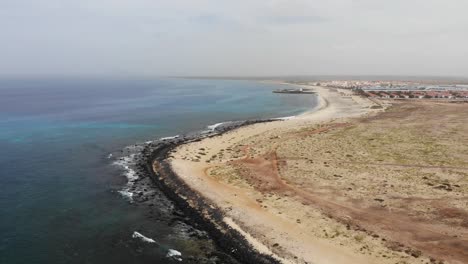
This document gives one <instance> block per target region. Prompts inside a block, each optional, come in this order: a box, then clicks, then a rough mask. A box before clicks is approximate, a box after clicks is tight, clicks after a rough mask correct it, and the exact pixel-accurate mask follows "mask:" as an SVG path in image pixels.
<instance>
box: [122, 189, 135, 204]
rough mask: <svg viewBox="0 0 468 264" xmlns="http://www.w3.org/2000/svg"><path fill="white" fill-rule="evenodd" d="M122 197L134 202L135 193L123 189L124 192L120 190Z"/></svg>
mask: <svg viewBox="0 0 468 264" xmlns="http://www.w3.org/2000/svg"><path fill="white" fill-rule="evenodd" d="M119 193H120V195H122V196H123V197H125V198H127V199H129V200H130V201H133V193H132V192H130V191H129V190H128V189H127V188H125V189H123V190H120V191H119Z"/></svg>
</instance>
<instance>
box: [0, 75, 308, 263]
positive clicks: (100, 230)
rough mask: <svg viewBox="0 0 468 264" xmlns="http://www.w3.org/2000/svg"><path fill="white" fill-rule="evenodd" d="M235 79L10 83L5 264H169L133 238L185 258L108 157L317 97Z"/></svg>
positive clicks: (1, 91) (0, 97)
mask: <svg viewBox="0 0 468 264" xmlns="http://www.w3.org/2000/svg"><path fill="white" fill-rule="evenodd" d="M278 88H281V87H280V86H279V85H274V84H265V83H258V82H250V81H227V80H192V79H191V80H188V79H158V80H44V79H42V80H0V263H2V264H3V263H167V262H168V260H167V259H166V258H165V251H164V250H162V249H161V248H158V247H154V250H153V249H151V248H150V249H148V248H141V246H138V245H135V242H134V239H133V238H132V237H131V235H132V233H133V231H135V230H139V231H144V232H145V235H148V236H150V237H152V238H155V239H157V241H158V243H161V244H162V245H164V247H168V248H177V250H179V251H181V252H182V254H183V256H185V255H186V252H189V251H190V248H188V246H187V245H185V244H184V243H183V242H184V241H183V239H181V238H180V237H177V235H175V234H174V230H173V229H172V228H170V227H169V226H168V224H167V223H166V222H164V221H155V220H154V218H153V219H151V218H149V217H148V215H147V214H146V211H144V210H143V209H141V208H139V207H138V206H135V205H133V204H131V203H129V202H128V201H127V200H125V199H123V198H122V197H121V196H120V195H119V193H118V190H120V189H121V188H122V187H123V186H124V185H125V184H126V178H125V177H124V176H123V174H122V171H121V170H120V169H119V168H117V167H116V166H114V165H112V161H111V160H109V159H108V158H107V156H108V155H109V153H115V152H118V151H120V150H121V149H123V148H124V147H125V146H127V145H130V144H133V143H136V142H144V141H147V140H150V139H155V138H159V137H165V136H171V135H175V134H180V133H184V132H188V131H192V130H201V129H203V128H205V127H206V126H207V125H210V124H213V123H217V122H222V121H228V120H244V119H252V118H267V117H281V116H290V115H294V114H298V113H300V112H303V111H305V110H307V109H310V108H311V107H312V106H314V105H315V104H316V98H315V97H314V96H304V95H278V94H273V93H271V90H272V89H278Z"/></svg>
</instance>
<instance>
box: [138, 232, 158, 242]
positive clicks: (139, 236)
mask: <svg viewBox="0 0 468 264" xmlns="http://www.w3.org/2000/svg"><path fill="white" fill-rule="evenodd" d="M132 238H138V239H140V240H141V241H143V242H146V243H156V241H155V240H154V239H152V238H149V237H146V236H144V235H142V234H141V233H139V232H137V231H134V232H133V235H132Z"/></svg>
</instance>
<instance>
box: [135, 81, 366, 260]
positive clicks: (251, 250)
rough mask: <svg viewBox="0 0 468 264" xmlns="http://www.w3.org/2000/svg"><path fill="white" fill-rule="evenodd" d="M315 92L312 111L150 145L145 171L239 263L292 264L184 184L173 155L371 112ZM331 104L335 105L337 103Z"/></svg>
mask: <svg viewBox="0 0 468 264" xmlns="http://www.w3.org/2000/svg"><path fill="white" fill-rule="evenodd" d="M288 85H292V84H288ZM294 86H297V85H294ZM299 87H301V86H299ZM308 88H309V87H308ZM314 90H315V91H317V94H318V95H319V100H320V102H319V104H318V105H317V106H316V107H314V108H313V109H311V110H308V111H306V112H304V113H302V114H299V115H297V116H294V117H282V118H273V119H266V120H251V121H245V122H237V123H236V122H234V124H232V122H229V123H231V125H228V126H227V127H222V126H223V125H225V123H222V125H218V126H216V127H215V128H214V129H212V132H213V134H207V135H206V134H199V135H196V136H193V137H188V138H187V137H185V138H184V137H181V138H175V139H172V140H169V141H165V142H163V144H162V146H157V147H156V148H155V147H154V146H153V147H150V148H148V149H145V151H144V153H145V154H144V157H145V159H146V165H145V166H146V170H147V171H148V172H149V173H150V175H151V178H152V180H153V182H155V183H156V184H157V185H158V188H160V189H161V190H162V191H163V192H164V193H165V194H166V195H167V196H168V197H169V198H170V199H171V200H172V201H174V202H175V203H176V205H177V206H178V207H179V208H180V209H182V210H183V211H184V212H185V213H186V214H187V215H189V216H190V217H192V218H193V219H194V220H195V221H196V223H197V224H198V225H200V226H202V227H203V229H205V230H206V231H207V232H208V233H209V234H210V236H211V237H212V238H213V239H214V240H215V241H216V243H217V244H218V246H220V248H221V249H222V250H223V251H225V252H227V253H229V254H230V255H232V256H233V257H234V258H236V259H237V260H239V261H241V262H245V263H292V262H291V261H289V260H287V259H284V258H283V257H281V256H279V255H278V254H275V253H273V251H272V250H271V249H270V248H269V247H268V246H266V245H264V244H263V243H262V242H260V241H258V240H257V239H255V238H254V237H252V236H251V235H250V233H249V232H248V231H246V230H245V229H244V228H243V227H242V226H241V225H238V224H237V223H236V220H235V219H233V218H231V217H229V216H228V214H227V212H226V208H223V207H222V206H219V204H217V203H216V202H214V201H213V199H211V198H210V197H207V196H206V195H205V193H204V192H200V191H199V190H197V188H196V187H195V188H194V185H190V183H187V181H186V179H184V178H183V177H181V174H183V173H181V172H180V171H178V168H177V165H174V154H175V153H177V151H178V149H180V148H181V147H182V146H186V145H190V144H195V143H196V144H200V145H203V144H204V141H206V140H210V139H212V138H221V137H222V136H223V135H225V134H229V133H237V132H238V131H242V130H246V129H252V127H255V126H263V127H266V129H265V128H263V129H260V130H261V131H260V132H259V133H262V132H264V131H268V130H269V129H271V128H268V127H269V126H273V127H285V126H290V125H297V126H299V125H300V126H302V125H310V124H312V123H319V122H327V121H331V120H333V119H335V118H347V117H350V116H361V115H364V114H368V113H369V112H370V110H368V109H367V110H365V111H362V108H361V109H360V110H361V111H357V112H356V111H351V113H347V111H343V109H339V106H337V105H334V104H331V103H330V102H329V98H330V91H329V90H328V89H325V88H322V87H314ZM335 100H336V98H335ZM334 103H335V104H336V102H334ZM347 110H349V109H347ZM354 110H355V109H354ZM273 121H281V122H273ZM271 124H276V125H271ZM218 128H221V129H220V131H217V129H218ZM174 167H175V168H174Z"/></svg>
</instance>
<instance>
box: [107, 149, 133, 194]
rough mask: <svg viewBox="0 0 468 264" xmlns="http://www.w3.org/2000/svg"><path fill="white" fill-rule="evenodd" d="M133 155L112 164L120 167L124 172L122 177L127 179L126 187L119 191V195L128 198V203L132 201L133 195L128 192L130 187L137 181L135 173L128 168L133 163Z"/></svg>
mask: <svg viewBox="0 0 468 264" xmlns="http://www.w3.org/2000/svg"><path fill="white" fill-rule="evenodd" d="M134 159H135V154H131V155H130V156H127V157H123V158H121V159H119V160H116V161H114V162H113V164H114V165H117V166H119V167H121V168H122V169H123V170H124V175H125V177H127V186H126V187H125V188H124V189H122V190H120V191H119V193H120V194H121V195H122V196H124V197H126V198H128V199H129V200H130V201H133V193H132V192H131V191H130V189H131V187H132V186H133V184H134V182H135V181H136V180H138V175H137V174H136V171H134V170H133V169H131V168H130V164H132V163H134Z"/></svg>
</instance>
